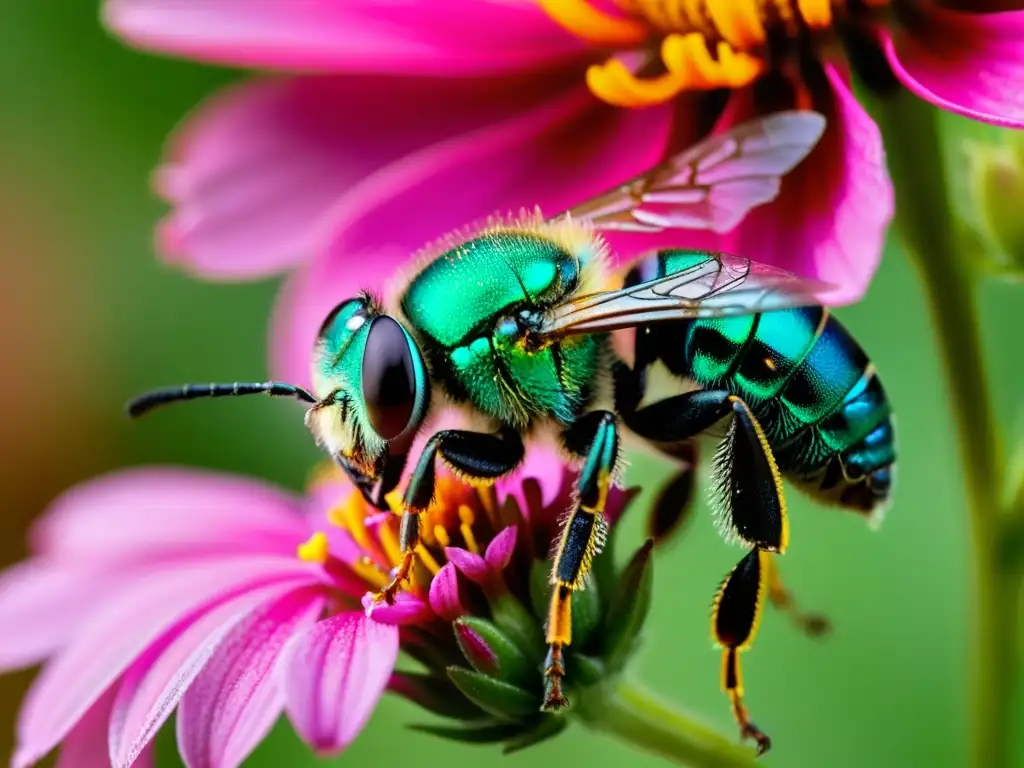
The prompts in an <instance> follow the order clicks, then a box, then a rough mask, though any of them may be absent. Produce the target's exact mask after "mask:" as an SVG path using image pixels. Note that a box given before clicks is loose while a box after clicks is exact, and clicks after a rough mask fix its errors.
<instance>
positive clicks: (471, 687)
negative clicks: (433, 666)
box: [448, 667, 541, 720]
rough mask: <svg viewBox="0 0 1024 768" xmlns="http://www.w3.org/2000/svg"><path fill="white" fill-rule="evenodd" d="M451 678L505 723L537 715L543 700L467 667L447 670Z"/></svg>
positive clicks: (476, 701)
mask: <svg viewBox="0 0 1024 768" xmlns="http://www.w3.org/2000/svg"><path fill="white" fill-rule="evenodd" d="M448 677H449V678H450V679H451V681H452V682H453V683H455V685H456V687H457V688H458V689H459V690H460V691H462V694H463V695H464V696H465V697H466V698H467V699H469V700H470V701H472V702H473V703H474V704H476V705H477V706H478V707H480V708H481V709H483V710H485V711H487V712H489V713H491V714H492V715H494V716H495V717H500V718H503V719H506V720H522V719H523V718H526V717H530V716H533V715H536V714H537V710H538V709H539V708H540V705H541V702H540V699H539V698H538V697H537V696H535V695H534V694H532V693H530V692H529V691H524V690H523V689H522V688H519V687H517V686H515V685H512V684H510V683H506V682H503V681H501V680H496V679H495V678H493V677H488V676H487V675H483V674H480V673H479V672H475V671H473V670H471V669H466V668H464V667H448Z"/></svg>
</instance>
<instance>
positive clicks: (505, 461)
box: [374, 429, 524, 605]
mask: <svg viewBox="0 0 1024 768" xmlns="http://www.w3.org/2000/svg"><path fill="white" fill-rule="evenodd" d="M523 454H524V448H523V441H522V438H520V436H519V435H518V434H516V433H515V432H513V431H511V430H502V431H501V432H499V433H497V434H486V433H484V432H472V431H468V430H461V429H449V430H443V431H441V432H437V433H436V434H434V435H433V436H432V437H431V438H430V440H428V441H427V445H426V447H425V448H424V449H423V453H422V454H420V457H419V459H418V460H417V462H416V467H415V468H414V469H413V473H412V476H411V477H410V479H409V484H408V485H407V486H406V489H405V494H404V496H403V497H402V524H401V528H400V529H399V536H398V539H399V547H400V548H401V552H402V556H401V559H400V560H399V562H398V566H397V567H396V569H395V571H394V576H393V577H392V579H391V583H389V584H388V585H387V586H385V587H384V588H383V589H382V590H381V591H380V592H378V593H377V594H376V595H375V596H374V603H381V602H385V603H387V604H388V605H391V604H393V603H394V602H395V598H396V597H397V595H398V593H399V592H401V591H402V590H403V589H404V588H405V587H406V585H407V584H408V583H409V581H410V579H411V578H412V572H413V567H414V563H415V557H416V547H417V546H418V545H419V543H420V515H421V514H422V513H423V512H425V511H426V510H427V508H428V507H429V506H430V502H431V501H432V500H433V498H434V483H435V479H436V466H435V465H436V463H437V459H438V457H440V458H441V459H442V460H443V461H444V462H445V463H446V464H447V465H448V466H450V467H452V469H454V470H455V471H456V472H457V473H458V474H459V475H460V476H461V477H464V478H466V479H468V480H471V481H472V480H475V481H480V482H493V481H494V480H497V479H498V478H499V477H502V476H503V475H507V474H508V473H509V472H511V471H512V470H514V469H515V468H516V467H517V466H519V463H520V462H521V461H522V460H523Z"/></svg>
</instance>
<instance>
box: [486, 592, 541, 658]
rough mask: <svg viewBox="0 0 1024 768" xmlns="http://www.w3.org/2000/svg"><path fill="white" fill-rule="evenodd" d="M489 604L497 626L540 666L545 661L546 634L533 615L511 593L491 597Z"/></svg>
mask: <svg viewBox="0 0 1024 768" xmlns="http://www.w3.org/2000/svg"><path fill="white" fill-rule="evenodd" d="M488 602H489V604H490V606H491V617H492V619H493V620H494V623H495V625H497V626H498V628H500V629H501V631H502V632H504V633H505V635H506V636H507V637H508V638H509V640H511V641H512V642H513V643H514V644H515V646H516V647H517V648H519V649H521V650H522V652H523V653H525V654H526V655H527V657H528V658H529V660H530V662H531V663H532V664H539V663H540V661H541V660H542V659H543V648H544V632H543V631H542V630H541V628H540V626H539V625H538V624H537V620H536V619H535V618H534V616H533V614H531V613H530V611H529V610H528V609H527V608H526V606H524V605H523V604H522V603H521V602H519V600H518V599H517V598H516V597H515V595H513V594H511V593H510V592H502V593H501V594H498V595H492V596H489V597H488Z"/></svg>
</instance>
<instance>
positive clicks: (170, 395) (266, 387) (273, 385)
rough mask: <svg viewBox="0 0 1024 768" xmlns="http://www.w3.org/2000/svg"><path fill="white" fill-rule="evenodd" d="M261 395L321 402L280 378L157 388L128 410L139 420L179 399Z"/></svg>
mask: <svg viewBox="0 0 1024 768" xmlns="http://www.w3.org/2000/svg"><path fill="white" fill-rule="evenodd" d="M259 394H266V395H270V397H294V398H295V399H296V400H301V401H303V402H305V403H315V402H316V401H317V400H316V398H315V397H313V395H311V394H310V393H309V392H307V391H306V390H304V389H303V388H302V387H297V386H295V385H294V384H284V383H282V382H280V381H262V382H255V381H249V382H246V381H236V382H234V383H231V384H185V385H183V386H180V387H167V388H165V389H155V390H153V391H152V392H146V393H145V394H142V395H139V396H138V397H136V398H135V399H133V400H131V401H130V402H129V403H128V405H127V407H126V409H125V410H126V411H127V412H128V415H129V416H130V417H131V418H133V419H135V418H138V417H139V416H142V415H143V414H145V413H148V412H149V411H151V410H153V409H154V408H156V407H158V406H161V405H165V404H166V403H175V402H178V401H179V400H197V399H199V398H202V397H235V396H241V395H259Z"/></svg>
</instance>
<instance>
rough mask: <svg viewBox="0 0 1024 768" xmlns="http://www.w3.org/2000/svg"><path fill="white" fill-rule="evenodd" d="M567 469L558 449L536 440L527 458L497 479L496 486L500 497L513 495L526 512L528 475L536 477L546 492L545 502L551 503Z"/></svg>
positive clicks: (527, 453) (521, 508) (520, 507)
mask: <svg viewBox="0 0 1024 768" xmlns="http://www.w3.org/2000/svg"><path fill="white" fill-rule="evenodd" d="M564 471H565V461H564V459H562V457H561V456H559V454H558V451H557V450H556V449H555V448H554V447H552V446H550V445H548V444H546V443H543V442H539V441H538V442H536V443H534V444H532V445H531V446H530V449H529V450H528V451H527V452H526V460H525V461H524V462H523V463H522V465H521V466H520V467H519V469H517V470H516V471H515V472H514V473H512V474H511V475H508V476H507V477H503V478H501V479H500V480H498V481H497V483H496V484H495V488H496V490H497V491H498V496H499V497H504V496H508V495H512V496H514V497H515V498H516V500H517V501H518V502H519V509H520V510H522V512H523V513H524V514H525V513H526V512H527V510H528V507H527V504H526V501H525V499H524V498H523V493H522V491H523V480H525V479H526V478H528V477H532V478H534V479H535V480H536V481H537V482H538V483H539V484H540V487H541V490H542V491H543V492H544V504H545V505H547V504H550V503H551V502H552V501H554V500H555V498H556V497H557V495H558V491H559V489H560V488H561V487H562V474H563V473H564Z"/></svg>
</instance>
